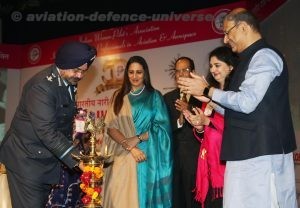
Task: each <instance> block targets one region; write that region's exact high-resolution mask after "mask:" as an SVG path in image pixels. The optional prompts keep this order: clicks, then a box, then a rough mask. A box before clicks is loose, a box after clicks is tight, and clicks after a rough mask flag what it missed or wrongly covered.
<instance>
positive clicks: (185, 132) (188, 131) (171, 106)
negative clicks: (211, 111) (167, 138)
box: [164, 88, 202, 143]
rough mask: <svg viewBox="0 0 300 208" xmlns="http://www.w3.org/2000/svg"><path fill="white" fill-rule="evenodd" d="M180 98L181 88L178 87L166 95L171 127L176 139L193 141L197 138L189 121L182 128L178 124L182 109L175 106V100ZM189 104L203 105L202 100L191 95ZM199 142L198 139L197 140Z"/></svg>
mask: <svg viewBox="0 0 300 208" xmlns="http://www.w3.org/2000/svg"><path fill="white" fill-rule="evenodd" d="M179 98H180V90H179V89H178V88H177V89H175V90H172V91H170V92H168V93H166V94H165V95H164V99H165V102H166V104H167V107H168V111H169V116H170V120H171V127H172V131H173V139H174V140H175V142H176V141H191V140H192V141H191V142H195V141H196V139H195V138H194V134H193V131H192V129H193V127H192V126H191V125H190V124H189V123H188V122H184V124H183V126H182V127H181V128H178V126H177V119H178V118H179V116H180V111H178V110H176V108H175V101H176V100H177V99H179ZM188 104H189V105H190V106H195V107H199V108H200V107H201V104H202V103H201V101H199V100H197V99H196V98H194V97H193V96H191V97H190V99H189V101H188ZM196 143H198V141H196Z"/></svg>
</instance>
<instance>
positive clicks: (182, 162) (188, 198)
mask: <svg viewBox="0 0 300 208" xmlns="http://www.w3.org/2000/svg"><path fill="white" fill-rule="evenodd" d="M194 70H195V66H194V61H193V60H192V59H190V58H188V57H180V58H178V59H177V60H176V62H175V80H176V82H177V80H178V78H179V77H189V76H190V72H192V71H194ZM164 99H165V102H166V104H167V107H168V111H169V116H170V120H171V125H172V131H173V141H174V172H173V175H174V177H173V208H194V207H199V206H200V204H198V203H197V202H196V201H195V199H194V196H195V194H194V193H193V189H194V188H195V182H196V181H195V180H196V168H197V161H198V159H197V158H198V154H199V150H200V143H199V142H198V141H197V139H196V138H195V136H194V133H193V127H192V126H191V125H190V124H189V123H188V122H185V120H184V116H183V114H182V111H183V110H184V109H188V108H189V107H193V106H197V107H201V102H200V101H198V100H197V99H195V98H194V97H192V96H190V95H187V94H184V93H181V92H180V89H179V88H176V89H174V90H173V91H171V92H168V93H166V94H165V95H164Z"/></svg>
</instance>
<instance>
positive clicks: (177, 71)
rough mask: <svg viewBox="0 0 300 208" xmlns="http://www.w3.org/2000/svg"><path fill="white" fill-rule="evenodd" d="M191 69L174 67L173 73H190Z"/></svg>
mask: <svg viewBox="0 0 300 208" xmlns="http://www.w3.org/2000/svg"><path fill="white" fill-rule="evenodd" d="M190 72H191V70H190V69H189V68H185V69H175V73H190Z"/></svg>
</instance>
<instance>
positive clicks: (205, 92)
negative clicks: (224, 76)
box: [203, 86, 210, 98]
mask: <svg viewBox="0 0 300 208" xmlns="http://www.w3.org/2000/svg"><path fill="white" fill-rule="evenodd" d="M209 90H210V86H207V87H205V88H204V90H203V95H204V96H205V97H207V98H210V97H209V95H208V93H209Z"/></svg>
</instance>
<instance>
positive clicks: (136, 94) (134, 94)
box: [130, 85, 145, 96]
mask: <svg viewBox="0 0 300 208" xmlns="http://www.w3.org/2000/svg"><path fill="white" fill-rule="evenodd" d="M144 89H145V85H144V86H143V88H142V89H141V91H139V92H138V93H133V92H132V91H130V94H131V95H133V96H138V95H140V94H141V93H142V92H143V91H144Z"/></svg>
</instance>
